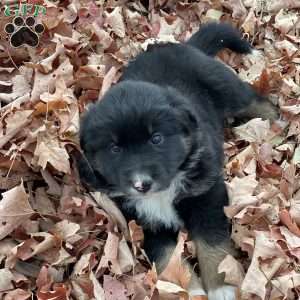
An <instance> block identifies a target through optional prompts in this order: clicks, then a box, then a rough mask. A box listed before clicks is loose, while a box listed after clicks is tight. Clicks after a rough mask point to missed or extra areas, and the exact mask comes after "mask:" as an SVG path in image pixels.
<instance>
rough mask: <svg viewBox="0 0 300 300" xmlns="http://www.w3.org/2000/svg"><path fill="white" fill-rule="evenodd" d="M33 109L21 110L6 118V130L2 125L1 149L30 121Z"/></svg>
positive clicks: (0, 134) (0, 131)
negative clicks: (4, 130)
mask: <svg viewBox="0 0 300 300" xmlns="http://www.w3.org/2000/svg"><path fill="white" fill-rule="evenodd" d="M32 112H33V111H32V110H19V111H16V112H15V113H13V114H11V115H9V116H8V117H7V118H5V123H6V124H7V125H6V132H5V134H4V132H3V129H2V128H1V125H0V149H1V148H2V147H3V146H4V145H5V144H6V143H7V142H8V141H10V140H11V139H12V138H13V137H14V136H15V135H16V134H17V133H19V132H20V131H21V130H22V129H23V128H24V126H25V125H27V124H28V123H29V122H30V119H29V117H30V115H31V114H32Z"/></svg>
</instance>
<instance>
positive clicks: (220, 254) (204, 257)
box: [194, 239, 233, 291]
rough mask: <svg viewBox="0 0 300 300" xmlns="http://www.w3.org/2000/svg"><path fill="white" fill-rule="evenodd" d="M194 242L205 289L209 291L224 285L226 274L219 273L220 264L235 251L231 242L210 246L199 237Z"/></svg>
mask: <svg viewBox="0 0 300 300" xmlns="http://www.w3.org/2000/svg"><path fill="white" fill-rule="evenodd" d="M194 242H195V244H196V250H197V258H198V262H199V266H200V271H201V278H202V281H203V285H204V288H205V290H206V291H209V290H212V289H217V288H218V287H220V286H223V285H224V274H218V266H219V264H220V262H221V261H222V260H223V259H224V257H225V256H226V255H227V254H228V253H232V252H233V250H232V249H231V248H230V246H229V243H228V245H226V244H222V245H215V246H210V245H208V244H207V243H206V242H205V241H203V240H201V239H197V240H195V241H194Z"/></svg>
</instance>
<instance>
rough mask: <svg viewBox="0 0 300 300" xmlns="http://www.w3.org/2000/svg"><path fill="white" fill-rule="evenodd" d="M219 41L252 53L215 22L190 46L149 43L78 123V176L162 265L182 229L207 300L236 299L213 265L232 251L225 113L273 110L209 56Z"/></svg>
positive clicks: (226, 27) (267, 113)
mask: <svg viewBox="0 0 300 300" xmlns="http://www.w3.org/2000/svg"><path fill="white" fill-rule="evenodd" d="M223 48H229V49H231V50H233V51H235V52H238V53H249V52H250V51H251V47H250V45H249V44H248V43H247V42H246V41H244V40H241V38H240V36H239V33H238V31H236V30H235V29H234V28H232V27H231V26H230V25H228V24H215V23H209V24H207V25H204V26H203V27H202V28H201V29H200V30H199V31H198V32H197V33H195V34H194V35H193V36H192V37H191V38H190V40H189V41H187V42H186V43H183V44H171V43H168V44H163V45H154V46H151V47H150V49H148V50H147V51H146V52H144V53H141V54H139V55H138V56H137V57H136V58H135V60H133V61H131V62H130V63H129V65H128V66H127V68H126V69H125V70H124V73H123V76H122V77H121V79H120V81H119V83H117V84H116V85H115V86H113V87H112V88H111V89H110V90H109V91H108V92H107V93H106V94H105V95H104V97H103V99H102V100H101V101H99V102H98V103H96V104H95V105H93V106H91V107H90V109H89V110H88V111H87V112H86V113H85V115H84V116H83V118H82V120H81V129H80V144H81V147H82V149H83V153H84V156H85V159H83V160H81V161H79V170H80V174H81V178H82V180H83V181H84V182H86V183H87V184H89V185H90V186H91V187H92V188H94V189H96V190H99V191H102V192H105V193H107V194H108V195H109V196H110V197H111V198H112V199H113V200H114V201H115V202H116V203H117V205H118V206H119V207H120V209H121V210H122V212H123V213H124V215H125V217H126V218H127V219H128V220H130V219H135V220H137V222H138V223H139V224H141V225H142V226H143V229H144V232H145V243H144V248H145V251H146V253H147V255H148V256H149V258H150V259H151V260H152V261H154V262H155V263H156V265H157V267H158V270H162V269H163V267H164V265H165V263H166V258H167V257H168V256H169V255H170V252H171V249H172V248H173V247H175V245H176V238H177V233H178V231H179V230H180V229H181V228H183V227H184V228H186V229H187V230H188V231H189V234H190V236H191V238H192V239H193V240H194V241H195V244H196V247H197V256H198V261H199V265H200V269H201V276H202V280H203V284H204V287H205V290H206V292H207V293H208V297H209V299H210V300H222V299H226V300H232V299H235V290H234V288H233V287H231V286H229V285H226V284H224V278H223V275H221V274H218V272H217V268H218V264H219V263H220V262H221V261H222V259H223V258H224V256H225V255H226V254H227V253H228V252H229V251H230V246H229V244H230V234H229V224H228V222H227V219H226V217H225V215H224V213H223V207H224V206H225V205H227V204H228V196H227V192H226V188H225V184H224V180H223V175H222V173H223V148H222V146H223V122H224V118H226V117H228V116H236V115H239V114H241V115H243V116H244V115H245V113H246V112H247V107H250V108H251V109H249V112H250V117H252V116H254V114H256V116H260V117H263V118H265V117H267V118H272V119H273V118H275V117H276V115H277V114H276V110H274V108H273V107H272V106H271V104H270V103H268V102H266V101H264V100H263V99H261V97H259V95H257V93H256V92H255V91H254V90H253V89H252V88H251V87H250V85H248V84H247V83H244V82H242V81H241V80H240V79H239V78H238V77H237V76H236V75H235V74H234V73H233V72H232V71H231V70H229V69H228V68H227V67H226V66H224V65H223V64H222V63H220V62H218V61H217V60H215V59H214V58H213V56H215V55H216V54H217V52H218V51H219V50H221V49H223ZM193 288H194V287H193ZM194 289H195V288H194ZM193 292H195V291H192V293H193ZM196 292H197V291H196Z"/></svg>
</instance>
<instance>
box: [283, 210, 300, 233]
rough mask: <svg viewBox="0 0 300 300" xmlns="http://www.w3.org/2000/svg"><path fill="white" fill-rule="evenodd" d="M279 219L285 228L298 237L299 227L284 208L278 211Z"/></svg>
mask: <svg viewBox="0 0 300 300" xmlns="http://www.w3.org/2000/svg"><path fill="white" fill-rule="evenodd" d="M279 217H280V221H281V222H282V223H283V224H284V225H285V226H287V228H288V229H289V230H290V231H291V232H292V233H294V234H295V235H296V236H298V237H300V229H299V227H298V226H297V224H296V222H295V221H294V220H293V219H292V218H291V215H290V214H289V212H288V211H287V210H286V209H283V210H281V211H280V212H279Z"/></svg>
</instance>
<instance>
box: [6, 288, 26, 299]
mask: <svg viewBox="0 0 300 300" xmlns="http://www.w3.org/2000/svg"><path fill="white" fill-rule="evenodd" d="M31 297H32V293H31V292H29V291H25V290H22V289H19V288H17V289H14V290H13V291H8V292H7V293H6V294H5V296H4V298H3V300H28V299H30V298H31Z"/></svg>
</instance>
